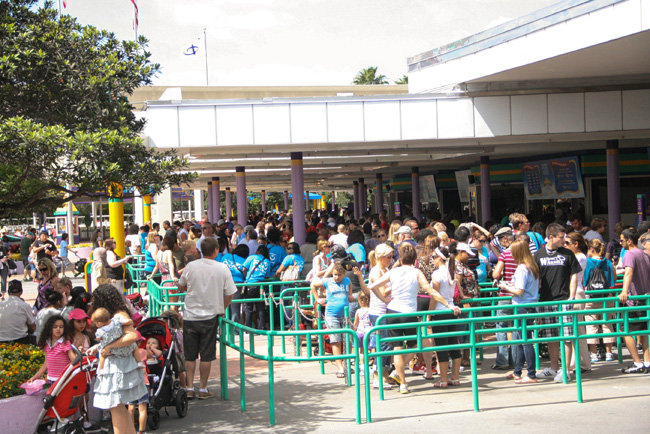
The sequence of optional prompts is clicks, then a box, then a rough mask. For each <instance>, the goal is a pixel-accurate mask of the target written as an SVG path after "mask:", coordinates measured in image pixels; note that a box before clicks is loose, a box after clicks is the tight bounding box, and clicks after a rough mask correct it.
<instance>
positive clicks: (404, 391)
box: [399, 384, 411, 395]
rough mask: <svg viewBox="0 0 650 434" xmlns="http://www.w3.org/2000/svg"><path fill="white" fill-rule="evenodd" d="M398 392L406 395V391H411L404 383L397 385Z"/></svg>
mask: <svg viewBox="0 0 650 434" xmlns="http://www.w3.org/2000/svg"><path fill="white" fill-rule="evenodd" d="M399 393H401V394H402V395H406V394H407V393H411V392H409V387H408V385H406V384H400V385H399Z"/></svg>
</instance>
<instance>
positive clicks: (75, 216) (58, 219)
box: [54, 204, 79, 244]
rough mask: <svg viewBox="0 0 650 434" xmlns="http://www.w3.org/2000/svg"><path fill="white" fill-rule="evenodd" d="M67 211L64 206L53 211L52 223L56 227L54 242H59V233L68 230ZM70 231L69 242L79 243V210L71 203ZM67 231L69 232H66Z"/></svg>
mask: <svg viewBox="0 0 650 434" xmlns="http://www.w3.org/2000/svg"><path fill="white" fill-rule="evenodd" d="M67 214H68V212H67V209H66V207H65V206H62V207H61V208H57V209H56V211H55V212H54V224H55V227H56V243H57V244H60V243H61V234H62V233H64V232H68V228H67V221H66V220H67V219H66V216H67ZM72 226H73V228H72V233H71V236H70V239H69V240H68V242H69V243H70V244H78V243H79V210H78V209H77V207H76V206H74V204H72ZM68 233H69V232H68Z"/></svg>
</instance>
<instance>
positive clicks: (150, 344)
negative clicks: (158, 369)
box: [147, 338, 162, 365]
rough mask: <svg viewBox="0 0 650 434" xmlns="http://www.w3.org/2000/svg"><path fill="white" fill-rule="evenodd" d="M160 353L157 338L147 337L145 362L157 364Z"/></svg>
mask: <svg viewBox="0 0 650 434" xmlns="http://www.w3.org/2000/svg"><path fill="white" fill-rule="evenodd" d="M161 355H162V350H161V349H160V341H159V340H158V339H157V338H149V339H147V364H151V365H153V364H158V358H159V357H160V356H161Z"/></svg>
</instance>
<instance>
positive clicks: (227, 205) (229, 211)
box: [226, 187, 232, 221]
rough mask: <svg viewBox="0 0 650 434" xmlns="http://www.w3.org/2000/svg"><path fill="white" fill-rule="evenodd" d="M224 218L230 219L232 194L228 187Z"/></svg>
mask: <svg viewBox="0 0 650 434" xmlns="http://www.w3.org/2000/svg"><path fill="white" fill-rule="evenodd" d="M226 220H228V221H231V220H232V195H231V192H230V187H226Z"/></svg>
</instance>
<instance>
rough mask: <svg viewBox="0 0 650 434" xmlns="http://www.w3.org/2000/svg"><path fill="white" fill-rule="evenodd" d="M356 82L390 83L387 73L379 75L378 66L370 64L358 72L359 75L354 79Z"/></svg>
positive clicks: (353, 81)
mask: <svg viewBox="0 0 650 434" xmlns="http://www.w3.org/2000/svg"><path fill="white" fill-rule="evenodd" d="M352 83H354V84H388V80H386V76H385V75H377V67H376V66H370V67H368V68H366V69H362V70H361V71H359V72H358V73H357V76H356V77H354V80H352Z"/></svg>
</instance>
